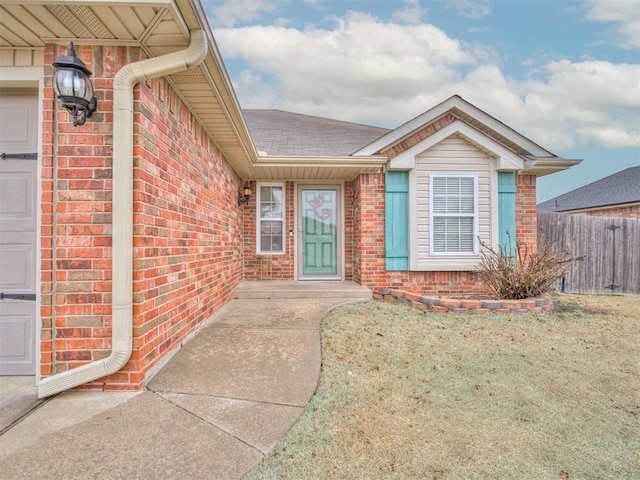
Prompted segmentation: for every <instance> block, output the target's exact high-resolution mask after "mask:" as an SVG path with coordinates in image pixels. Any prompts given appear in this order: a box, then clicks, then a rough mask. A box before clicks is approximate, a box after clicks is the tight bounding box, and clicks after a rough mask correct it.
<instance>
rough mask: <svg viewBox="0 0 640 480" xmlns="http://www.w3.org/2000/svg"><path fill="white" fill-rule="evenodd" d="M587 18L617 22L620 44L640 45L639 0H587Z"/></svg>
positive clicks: (623, 45)
mask: <svg viewBox="0 0 640 480" xmlns="http://www.w3.org/2000/svg"><path fill="white" fill-rule="evenodd" d="M584 9H585V12H586V13H585V17H586V19H587V20H593V21H598V22H613V23H616V24H617V26H616V27H615V30H616V33H617V34H618V40H619V45H620V46H621V47H624V48H638V47H640V2H638V0H616V1H612V0H586V1H585V4H584Z"/></svg>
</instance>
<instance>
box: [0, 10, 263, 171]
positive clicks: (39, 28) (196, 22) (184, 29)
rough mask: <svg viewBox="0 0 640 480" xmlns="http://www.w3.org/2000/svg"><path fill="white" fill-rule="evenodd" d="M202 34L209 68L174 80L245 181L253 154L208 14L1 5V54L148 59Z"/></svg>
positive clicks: (171, 79)
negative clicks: (54, 51) (131, 50)
mask: <svg viewBox="0 0 640 480" xmlns="http://www.w3.org/2000/svg"><path fill="white" fill-rule="evenodd" d="M197 29H203V30H204V31H205V32H206V33H207V36H208V43H209V53H208V54H207V57H206V59H205V61H204V63H203V64H201V65H200V66H198V67H196V68H192V69H190V70H188V71H186V72H181V73H178V74H175V75H171V76H170V77H169V80H170V82H171V83H172V84H173V85H174V87H175V88H176V90H177V92H178V94H179V95H180V96H181V97H182V99H183V100H184V101H185V103H186V104H187V105H188V107H189V108H190V109H191V111H192V112H193V113H194V114H195V115H196V117H197V118H198V119H199V120H200V122H201V123H202V125H203V126H204V127H205V129H206V130H207V132H208V134H209V135H210V136H211V138H212V139H213V140H214V142H215V143H216V144H217V146H218V147H219V148H220V150H221V151H222V152H223V154H224V155H225V157H226V158H227V159H228V160H229V161H230V163H231V164H232V165H233V167H234V168H235V170H236V171H237V172H238V174H239V175H240V176H241V177H243V178H249V177H250V176H251V164H252V162H251V159H252V157H255V148H254V147H253V144H252V142H251V138H250V136H249V133H248V130H247V128H246V125H245V124H244V120H243V117H242V115H241V113H240V108H239V103H238V101H237V98H236V97H235V93H234V92H233V90H232V88H231V82H230V80H229V78H228V75H227V73H226V71H225V70H224V66H223V63H222V59H221V57H220V53H219V52H218V50H217V47H216V45H215V42H214V40H213V36H212V34H211V30H210V28H209V25H208V23H207V21H206V16H205V14H204V12H203V11H201V5H200V3H199V2H198V1H189V0H177V1H171V0H153V1H151V0H137V1H120V0H109V1H105V0H92V1H74V0H66V1H56V0H49V1H46V0H44V1H35V0H20V1H16V0H3V2H2V5H0V32H2V33H1V34H0V49H2V50H5V51H6V50H14V51H15V50H28V49H31V50H40V51H41V50H42V49H43V47H44V45H45V44H48V43H54V44H60V45H67V44H68V43H69V42H70V41H73V42H74V43H75V44H76V45H83V44H85V45H128V46H140V47H141V48H142V49H143V50H144V51H145V52H146V53H147V54H148V55H149V56H150V57H158V56H161V55H165V54H168V53H172V52H175V51H179V50H182V49H184V48H186V47H187V46H188V45H189V41H190V39H189V32H190V31H191V30H197Z"/></svg>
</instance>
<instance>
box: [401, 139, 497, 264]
mask: <svg viewBox="0 0 640 480" xmlns="http://www.w3.org/2000/svg"><path fill="white" fill-rule="evenodd" d="M495 163H496V162H495V159H493V158H492V157H490V156H489V154H488V153H486V152H485V151H483V150H481V149H479V148H477V147H476V146H474V145H472V144H470V143H469V142H468V141H466V140H464V139H462V138H460V137H457V136H455V135H454V136H450V137H449V138H447V139H445V140H443V141H441V142H439V143H438V144H436V145H434V146H432V147H431V148H429V149H427V150H425V151H424V152H422V153H420V154H419V155H417V156H416V158H415V168H414V169H413V170H411V173H410V190H411V191H412V192H413V193H412V194H411V197H412V202H411V205H410V212H409V216H410V224H411V226H410V246H409V251H410V253H409V255H410V259H409V268H410V270H423V271H447V270H448V271H467V270H474V269H475V268H476V266H477V264H478V262H479V260H480V255H479V247H478V239H477V237H478V236H479V237H480V239H481V240H482V241H485V242H487V243H488V244H490V245H492V244H493V242H492V239H493V237H494V235H493V231H494V230H495V229H496V225H495V223H496V222H497V218H494V216H495V215H494V212H493V210H494V208H493V207H492V204H495V203H496V202H497V190H496V188H497V187H496V185H495V183H496V182H497V180H496V178H497V173H496V171H495V166H496V165H495ZM432 177H436V178H442V177H453V178H455V177H460V178H464V177H468V178H473V179H474V180H473V181H474V191H475V193H476V194H475V205H474V219H473V220H472V221H473V222H474V223H473V227H474V235H473V237H474V238H473V242H474V245H473V247H472V251H471V252H468V245H464V246H463V252H456V253H453V252H451V251H449V252H439V251H437V250H439V248H440V247H438V248H435V249H432V234H431V232H432V228H433V227H432V217H431V178H432ZM437 227H438V226H437V225H436V228H437ZM450 228H451V229H453V223H452V225H451V226H450ZM452 241H453V237H452Z"/></svg>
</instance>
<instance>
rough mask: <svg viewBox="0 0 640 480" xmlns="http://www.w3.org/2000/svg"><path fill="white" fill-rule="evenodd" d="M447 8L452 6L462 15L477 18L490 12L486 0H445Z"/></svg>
mask: <svg viewBox="0 0 640 480" xmlns="http://www.w3.org/2000/svg"><path fill="white" fill-rule="evenodd" d="M445 6H446V7H447V8H452V9H454V10H455V11H457V12H458V14H459V15H462V16H463V17H468V18H472V19H474V20H477V19H479V18H482V17H485V16H487V15H489V13H491V7H489V1H488V0H447V2H446V3H445Z"/></svg>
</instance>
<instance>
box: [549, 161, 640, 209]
mask: <svg viewBox="0 0 640 480" xmlns="http://www.w3.org/2000/svg"><path fill="white" fill-rule="evenodd" d="M636 202H640V166H638V167H630V168H627V169H625V170H622V171H620V172H618V173H614V174H613V175H609V176H608V177H605V178H601V179H600V180H596V181H595V182H593V183H590V184H588V185H585V186H583V187H580V188H576V189H575V190H572V191H570V192H567V193H564V194H562V195H559V196H557V197H555V198H552V199H551V200H547V201H546V202H542V203H539V204H538V211H539V212H567V211H572V210H584V209H589V208H598V207H609V206H615V205H626V204H629V203H636Z"/></svg>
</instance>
